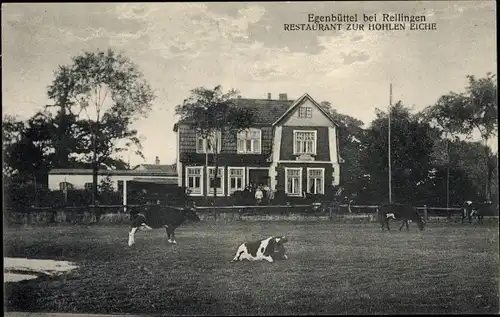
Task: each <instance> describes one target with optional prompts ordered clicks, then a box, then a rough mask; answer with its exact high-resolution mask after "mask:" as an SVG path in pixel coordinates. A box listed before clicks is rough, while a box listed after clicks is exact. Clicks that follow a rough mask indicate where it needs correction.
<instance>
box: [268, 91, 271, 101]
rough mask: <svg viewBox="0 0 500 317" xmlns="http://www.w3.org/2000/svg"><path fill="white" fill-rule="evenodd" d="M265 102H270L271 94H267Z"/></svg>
mask: <svg viewBox="0 0 500 317" xmlns="http://www.w3.org/2000/svg"><path fill="white" fill-rule="evenodd" d="M267 100H271V93H270V92H268V93H267Z"/></svg>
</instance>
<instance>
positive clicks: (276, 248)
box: [231, 237, 288, 262]
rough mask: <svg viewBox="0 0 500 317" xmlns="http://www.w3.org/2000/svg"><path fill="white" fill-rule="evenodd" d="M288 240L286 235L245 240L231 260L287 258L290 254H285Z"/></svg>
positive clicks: (269, 260) (272, 260)
mask: <svg viewBox="0 0 500 317" xmlns="http://www.w3.org/2000/svg"><path fill="white" fill-rule="evenodd" d="M287 241H288V240H287V239H286V238H285V237H269V238H266V239H262V240H258V241H252V242H245V243H243V244H242V245H240V247H239V248H238V250H237V251H236V255H235V256H234V258H233V260H232V261H231V262H235V261H243V260H248V261H260V260H266V261H268V262H274V261H276V260H287V259H288V256H287V255H286V254H285V243H286V242H287Z"/></svg>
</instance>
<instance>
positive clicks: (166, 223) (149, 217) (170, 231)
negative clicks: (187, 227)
mask: <svg viewBox="0 0 500 317" xmlns="http://www.w3.org/2000/svg"><path fill="white" fill-rule="evenodd" d="M130 219H131V226H130V227H131V228H130V232H129V234H128V245H129V246H132V245H133V244H134V235H135V233H136V231H137V230H151V229H159V228H165V229H166V231H167V238H168V242H169V243H174V244H175V243H177V242H176V241H175V229H176V228H177V227H179V226H180V225H181V224H183V223H184V222H185V221H186V220H191V221H199V220H200V218H199V217H198V215H197V214H196V209H195V208H192V207H191V208H188V207H185V208H177V207H171V206H162V205H150V206H145V207H141V209H138V208H136V209H133V210H132V211H131V212H130Z"/></svg>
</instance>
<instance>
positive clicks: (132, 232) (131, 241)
mask: <svg viewBox="0 0 500 317" xmlns="http://www.w3.org/2000/svg"><path fill="white" fill-rule="evenodd" d="M136 231H137V227H132V228H131V229H130V232H129V233H128V246H129V247H131V246H132V245H133V244H134V242H135V241H134V235H135V232H136Z"/></svg>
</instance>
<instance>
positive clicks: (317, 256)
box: [4, 221, 500, 315]
mask: <svg viewBox="0 0 500 317" xmlns="http://www.w3.org/2000/svg"><path fill="white" fill-rule="evenodd" d="M410 229H411V231H410V232H406V231H404V230H403V231H402V232H399V231H397V226H396V225H393V230H394V231H392V232H382V231H381V229H380V226H379V225H378V224H376V223H358V224H354V223H353V224H346V223H334V222H329V221H295V222H293V221H266V222H264V221H234V222H209V221H201V222H198V223H188V224H185V225H183V226H182V227H180V228H179V229H177V231H176V238H177V241H178V244H177V245H172V244H168V243H167V241H166V237H165V231H164V230H154V231H148V232H139V233H137V234H136V244H135V245H134V246H133V247H131V248H129V247H128V246H127V238H128V227H127V226H126V225H114V226H104V225H92V226H52V227H50V226H40V227H30V228H28V227H25V228H16V229H14V228H11V229H5V230H4V256H9V257H28V258H39V259H54V260H69V261H74V262H75V263H76V264H77V265H78V266H79V268H78V269H76V270H74V271H71V272H69V273H67V274H65V275H62V276H57V277H42V278H38V279H35V280H30V281H22V282H17V283H6V284H4V287H5V293H4V294H5V295H4V296H5V297H4V299H5V308H6V310H7V311H31V312H64V313H118V314H152V315H158V314H161V315H216V314H218V315H220V314H222V315H256V314H257V315H303V314H397V313H400V314H405V313H498V312H499V297H498V295H499V267H500V263H499V249H498V246H499V244H498V243H499V241H498V223H496V222H489V223H485V224H464V225H460V224H457V223H428V225H427V227H426V230H424V231H423V232H419V231H417V228H416V226H415V224H413V226H412V227H411V228H410ZM270 235H286V236H287V237H288V238H289V240H290V241H289V242H288V243H287V254H288V257H289V260H287V261H280V262H275V263H267V262H237V263H230V261H231V259H232V258H233V256H234V255H235V252H236V249H237V247H238V246H239V245H240V244H241V243H242V242H244V241H246V240H251V239H260V238H263V237H267V236H270Z"/></svg>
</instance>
